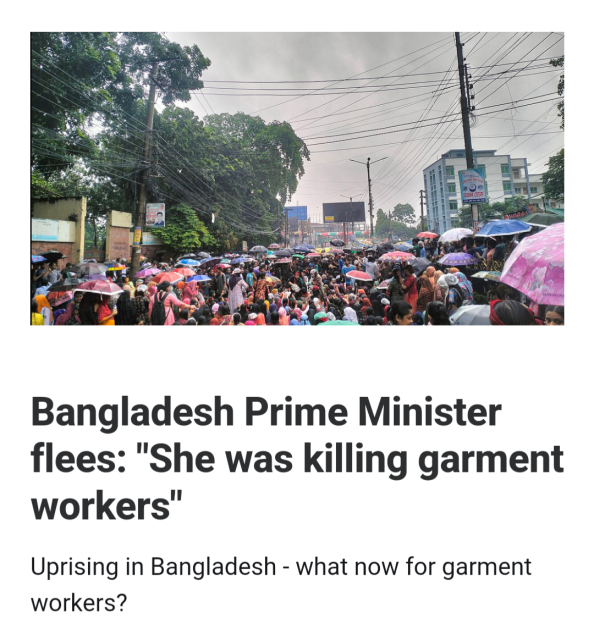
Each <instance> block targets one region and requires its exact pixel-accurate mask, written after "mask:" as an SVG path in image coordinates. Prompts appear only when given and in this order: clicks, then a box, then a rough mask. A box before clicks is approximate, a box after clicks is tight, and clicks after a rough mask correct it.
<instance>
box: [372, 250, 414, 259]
mask: <svg viewBox="0 0 594 640" xmlns="http://www.w3.org/2000/svg"><path fill="white" fill-rule="evenodd" d="M414 259H415V256H414V254H412V253H407V252H406V251H389V252H388V253H384V255H383V256H382V257H381V258H380V260H414Z"/></svg>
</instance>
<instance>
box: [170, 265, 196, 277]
mask: <svg viewBox="0 0 594 640" xmlns="http://www.w3.org/2000/svg"><path fill="white" fill-rule="evenodd" d="M174 271H175V273H179V275H180V276H184V278H190V277H192V276H195V275H196V272H195V271H192V269H189V268H188V267H177V269H174Z"/></svg>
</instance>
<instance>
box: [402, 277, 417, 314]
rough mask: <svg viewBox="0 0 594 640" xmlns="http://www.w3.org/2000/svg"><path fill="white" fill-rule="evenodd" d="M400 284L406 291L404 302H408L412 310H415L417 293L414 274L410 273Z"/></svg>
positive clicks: (414, 311)
mask: <svg viewBox="0 0 594 640" xmlns="http://www.w3.org/2000/svg"><path fill="white" fill-rule="evenodd" d="M402 286H403V287H404V288H405V289H407V292H406V293H405V294H404V300H405V302H408V304H410V306H411V307H412V312H413V313H416V312H417V298H418V297H419V294H418V292H417V279H416V278H415V276H413V275H410V276H408V278H406V280H405V281H404V282H403V283H402Z"/></svg>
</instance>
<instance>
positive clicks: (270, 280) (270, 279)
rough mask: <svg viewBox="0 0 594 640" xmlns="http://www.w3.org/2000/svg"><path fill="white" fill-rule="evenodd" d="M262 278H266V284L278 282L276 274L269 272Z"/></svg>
mask: <svg viewBox="0 0 594 640" xmlns="http://www.w3.org/2000/svg"><path fill="white" fill-rule="evenodd" d="M264 280H266V282H268V284H279V283H280V279H279V278H277V277H276V276H273V275H271V274H270V273H268V274H266V276H265V278H264Z"/></svg>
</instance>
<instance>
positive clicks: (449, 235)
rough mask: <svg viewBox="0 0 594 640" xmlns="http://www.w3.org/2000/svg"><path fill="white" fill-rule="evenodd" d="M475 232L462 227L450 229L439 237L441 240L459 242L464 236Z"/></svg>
mask: <svg viewBox="0 0 594 640" xmlns="http://www.w3.org/2000/svg"><path fill="white" fill-rule="evenodd" d="M473 234H474V231H471V230H470V229H465V228H464V227H460V228H458V229H448V230H447V231H446V232H445V233H444V234H443V235H442V236H441V238H440V239H439V241H440V242H457V241H458V240H462V238H467V237H468V236H471V235H473Z"/></svg>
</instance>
